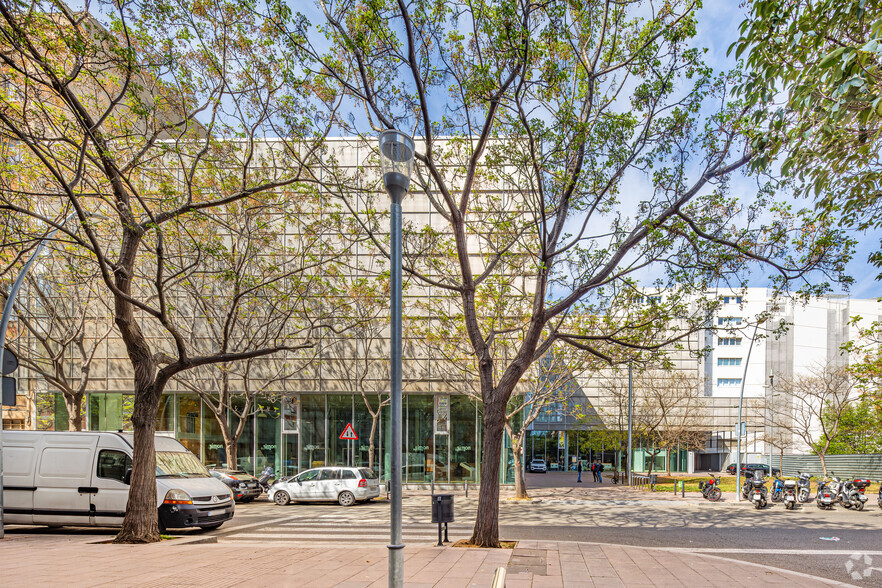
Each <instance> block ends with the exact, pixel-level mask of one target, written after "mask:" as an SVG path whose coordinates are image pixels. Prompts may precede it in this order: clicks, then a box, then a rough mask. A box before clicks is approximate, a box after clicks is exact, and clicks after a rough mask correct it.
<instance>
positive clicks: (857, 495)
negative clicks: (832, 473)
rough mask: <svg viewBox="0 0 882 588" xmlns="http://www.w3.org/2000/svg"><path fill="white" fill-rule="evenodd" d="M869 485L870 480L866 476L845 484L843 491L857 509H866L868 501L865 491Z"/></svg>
mask: <svg viewBox="0 0 882 588" xmlns="http://www.w3.org/2000/svg"><path fill="white" fill-rule="evenodd" d="M869 485H870V481H869V480H868V479H866V478H855V479H854V480H851V481H848V482H845V484H843V493H844V494H845V495H846V498H847V499H848V500H850V501H851V506H852V508H854V509H855V510H864V505H865V504H866V503H867V495H866V493H865V491H866V489H867V486H869Z"/></svg>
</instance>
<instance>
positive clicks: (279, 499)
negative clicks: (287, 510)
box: [273, 490, 291, 506]
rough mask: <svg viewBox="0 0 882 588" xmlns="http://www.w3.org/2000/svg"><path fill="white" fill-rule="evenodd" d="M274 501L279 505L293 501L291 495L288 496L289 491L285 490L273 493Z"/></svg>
mask: <svg viewBox="0 0 882 588" xmlns="http://www.w3.org/2000/svg"><path fill="white" fill-rule="evenodd" d="M273 502H275V503H276V504H278V505H279V506H285V505H286V504H288V503H289V502H291V497H290V496H288V493H287V492H285V491H284V490H279V491H278V492H276V493H275V494H274V495H273Z"/></svg>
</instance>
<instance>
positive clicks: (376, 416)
mask: <svg viewBox="0 0 882 588" xmlns="http://www.w3.org/2000/svg"><path fill="white" fill-rule="evenodd" d="M379 420H380V411H379V409H378V410H377V412H376V413H372V414H371V438H370V442H369V443H370V446H369V447H368V469H369V470H371V471H374V437H376V435H377V422H378V421H379Z"/></svg>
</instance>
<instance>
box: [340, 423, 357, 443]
mask: <svg viewBox="0 0 882 588" xmlns="http://www.w3.org/2000/svg"><path fill="white" fill-rule="evenodd" d="M340 438H341V439H347V440H350V441H358V435H357V434H356V433H355V429H353V428H352V423H346V428H345V429H343V432H342V433H340Z"/></svg>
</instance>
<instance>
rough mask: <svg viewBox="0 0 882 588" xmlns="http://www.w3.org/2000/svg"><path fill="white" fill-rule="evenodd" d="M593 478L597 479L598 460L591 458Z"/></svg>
mask: <svg viewBox="0 0 882 588" xmlns="http://www.w3.org/2000/svg"><path fill="white" fill-rule="evenodd" d="M591 479H592V480H593V481H594V482H596V481H597V462H596V461H594V460H591Z"/></svg>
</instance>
